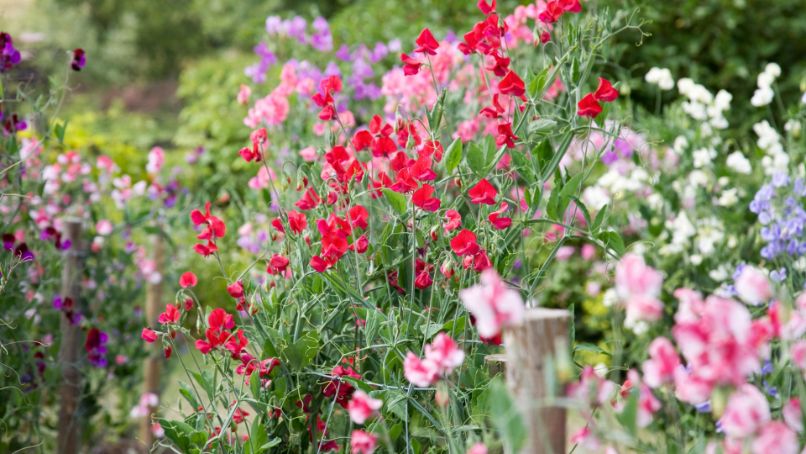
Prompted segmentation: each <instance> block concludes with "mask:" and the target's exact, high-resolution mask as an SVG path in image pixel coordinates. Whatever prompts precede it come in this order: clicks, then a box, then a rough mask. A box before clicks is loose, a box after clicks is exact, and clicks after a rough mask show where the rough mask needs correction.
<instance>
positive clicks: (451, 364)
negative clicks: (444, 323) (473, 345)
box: [425, 333, 465, 376]
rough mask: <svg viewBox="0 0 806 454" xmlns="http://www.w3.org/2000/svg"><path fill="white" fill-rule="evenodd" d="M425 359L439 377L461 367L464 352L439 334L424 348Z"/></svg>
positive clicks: (446, 336)
mask: <svg viewBox="0 0 806 454" xmlns="http://www.w3.org/2000/svg"><path fill="white" fill-rule="evenodd" d="M425 359H427V360H430V361H432V362H433V363H434V364H435V365H436V366H437V370H438V371H439V373H440V374H441V375H443V376H444V375H448V374H450V373H451V372H452V371H453V369H455V368H457V367H459V366H461V365H462V361H464V359H465V352H463V351H462V349H461V348H459V346H458V345H457V344H456V341H454V340H453V339H451V337H450V336H448V335H447V334H445V333H439V334H437V336H436V337H435V338H434V341H433V342H431V343H430V344H428V345H426V346H425Z"/></svg>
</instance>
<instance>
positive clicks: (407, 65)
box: [400, 52, 423, 76]
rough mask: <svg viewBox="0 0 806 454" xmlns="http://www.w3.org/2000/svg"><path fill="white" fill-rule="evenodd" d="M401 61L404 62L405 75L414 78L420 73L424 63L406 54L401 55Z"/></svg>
mask: <svg viewBox="0 0 806 454" xmlns="http://www.w3.org/2000/svg"><path fill="white" fill-rule="evenodd" d="M400 61H401V62H403V74H405V75H407V76H413V75H415V74H417V73H418V72H420V67H421V66H423V63H422V62H421V61H419V60H417V59H415V58H414V57H411V56H409V55H408V54H406V53H405V52H404V53H402V54H400Z"/></svg>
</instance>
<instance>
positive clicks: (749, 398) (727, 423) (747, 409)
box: [720, 384, 770, 438]
mask: <svg viewBox="0 0 806 454" xmlns="http://www.w3.org/2000/svg"><path fill="white" fill-rule="evenodd" d="M720 421H721V423H722V429H723V430H724V431H725V434H726V435H728V436H730V437H733V438H745V437H748V436H750V435H753V434H754V433H755V432H756V431H757V430H759V429H760V428H761V427H762V426H764V425H765V424H766V423H767V422H769V421H770V406H769V404H768V403H767V398H766V397H764V394H762V393H761V391H759V390H758V388H756V387H755V386H753V385H750V384H744V385H741V386H740V387H738V388H737V389H736V391H734V392H733V394H731V395H730V398H728V405H727V406H726V407H725V413H724V414H723V415H722V418H721V419H720Z"/></svg>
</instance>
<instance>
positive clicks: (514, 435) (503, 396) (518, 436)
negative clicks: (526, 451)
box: [488, 378, 526, 452]
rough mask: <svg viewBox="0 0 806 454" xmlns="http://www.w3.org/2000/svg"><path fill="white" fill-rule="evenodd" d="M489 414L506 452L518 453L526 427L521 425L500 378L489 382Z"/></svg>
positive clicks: (513, 404)
mask: <svg viewBox="0 0 806 454" xmlns="http://www.w3.org/2000/svg"><path fill="white" fill-rule="evenodd" d="M488 403H489V405H490V408H489V412H490V413H489V414H490V415H494V416H493V417H492V418H491V419H492V422H493V426H495V429H496V431H498V434H499V435H500V436H501V439H502V440H503V442H504V445H505V446H506V447H507V449H506V452H520V450H521V448H522V447H523V445H524V443H525V442H526V426H524V424H523V418H522V417H521V415H520V413H519V412H518V409H517V407H516V405H515V402H514V401H513V400H512V396H510V394H509V391H508V390H507V387H506V385H505V384H504V382H503V381H502V380H501V379H500V378H495V379H493V381H492V382H490V397H489V401H488Z"/></svg>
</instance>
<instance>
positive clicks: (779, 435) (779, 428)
mask: <svg viewBox="0 0 806 454" xmlns="http://www.w3.org/2000/svg"><path fill="white" fill-rule="evenodd" d="M799 447H800V444H799V443H798V436H797V435H796V434H795V432H793V431H792V429H790V428H789V427H787V425H786V424H784V423H782V422H781V421H771V422H768V423H767V425H765V426H764V428H762V429H761V433H760V434H759V435H758V437H756V439H755V440H753V446H752V448H753V454H769V453H773V452H774V453H776V454H797V453H798V452H799V451H798V448H799Z"/></svg>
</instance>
